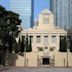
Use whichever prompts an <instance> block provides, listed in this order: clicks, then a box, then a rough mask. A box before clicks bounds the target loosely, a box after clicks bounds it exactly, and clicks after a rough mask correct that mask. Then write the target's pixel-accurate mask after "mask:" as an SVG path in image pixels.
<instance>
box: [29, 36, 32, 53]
mask: <svg viewBox="0 0 72 72" xmlns="http://www.w3.org/2000/svg"><path fill="white" fill-rule="evenodd" d="M31 51H32V39H31V37H30V40H29V52H31Z"/></svg>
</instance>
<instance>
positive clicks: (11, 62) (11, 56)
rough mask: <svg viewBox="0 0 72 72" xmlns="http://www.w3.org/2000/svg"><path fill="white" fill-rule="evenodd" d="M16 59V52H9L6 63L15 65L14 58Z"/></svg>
mask: <svg viewBox="0 0 72 72" xmlns="http://www.w3.org/2000/svg"><path fill="white" fill-rule="evenodd" d="M17 59H18V55H17V54H15V53H14V54H10V55H9V57H8V65H9V66H15V65H16V60H17Z"/></svg>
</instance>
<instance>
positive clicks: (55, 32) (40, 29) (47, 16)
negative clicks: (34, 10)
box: [15, 9, 72, 67]
mask: <svg viewBox="0 0 72 72" xmlns="http://www.w3.org/2000/svg"><path fill="white" fill-rule="evenodd" d="M26 34H28V36H29V37H31V40H32V52H26V53H25V54H24V57H22V56H18V57H17V60H16V64H15V66H27V67H37V66H48V67H51V66H56V67H66V66H67V65H69V66H72V61H71V60H72V55H71V53H70V52H59V48H60V45H59V44H60V36H66V35H67V32H66V31H65V30H64V29H61V28H59V27H57V26H54V18H53V14H52V12H51V11H49V10H48V9H44V10H43V11H41V13H40V14H39V19H38V26H35V27H34V28H33V29H28V30H27V31H24V30H23V31H21V33H20V35H21V36H26ZM67 58H68V59H67Z"/></svg>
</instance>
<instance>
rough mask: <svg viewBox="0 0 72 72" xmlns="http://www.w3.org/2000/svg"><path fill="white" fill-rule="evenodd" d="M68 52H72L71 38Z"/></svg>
mask: <svg viewBox="0 0 72 72" xmlns="http://www.w3.org/2000/svg"><path fill="white" fill-rule="evenodd" d="M70 52H72V39H71V40H70Z"/></svg>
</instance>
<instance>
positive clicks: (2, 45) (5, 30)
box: [0, 6, 21, 55]
mask: <svg viewBox="0 0 72 72" xmlns="http://www.w3.org/2000/svg"><path fill="white" fill-rule="evenodd" d="M20 23H21V20H20V19H19V15H18V14H16V13H14V12H12V11H7V10H5V8H4V7H2V6H0V54H1V55H5V53H6V51H7V50H8V51H9V52H10V53H12V51H13V49H14V48H13V44H14V43H16V37H17V36H18V34H19V32H20V31H19V26H20Z"/></svg>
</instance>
